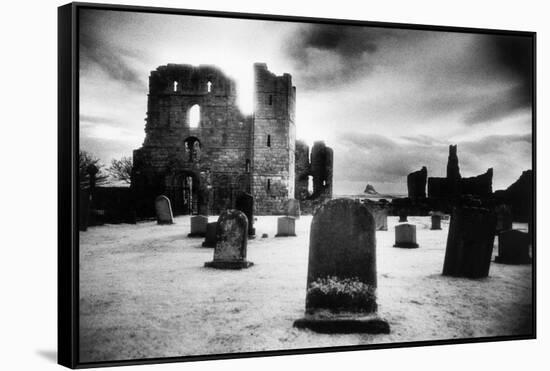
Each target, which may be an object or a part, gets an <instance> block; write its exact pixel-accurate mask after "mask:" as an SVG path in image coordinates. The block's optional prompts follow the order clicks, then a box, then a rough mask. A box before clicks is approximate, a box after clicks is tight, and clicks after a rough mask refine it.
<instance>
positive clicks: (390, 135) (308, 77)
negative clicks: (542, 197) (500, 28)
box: [80, 10, 532, 194]
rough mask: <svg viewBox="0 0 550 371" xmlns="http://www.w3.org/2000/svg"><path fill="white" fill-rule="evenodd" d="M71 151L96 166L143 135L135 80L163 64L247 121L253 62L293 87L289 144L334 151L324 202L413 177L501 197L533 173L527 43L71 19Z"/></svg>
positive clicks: (182, 21)
mask: <svg viewBox="0 0 550 371" xmlns="http://www.w3.org/2000/svg"><path fill="white" fill-rule="evenodd" d="M81 12H82V13H81V20H80V68H81V69H80V129H81V135H80V140H81V142H80V147H81V149H83V150H87V151H90V152H92V153H94V154H95V155H96V156H98V157H100V158H101V160H102V162H103V163H105V164H108V163H109V162H110V161H111V159H112V158H120V157H122V156H131V154H132V150H134V149H137V148H139V147H140V146H141V144H142V142H143V139H144V136H145V133H144V125H145V121H144V119H145V114H146V110H147V82H148V76H149V73H150V71H151V70H154V69H156V68H157V67H158V66H160V65H165V64H167V63H187V64H194V65H198V64H214V65H217V66H218V67H220V68H221V69H222V70H223V71H224V72H225V73H226V74H227V75H229V76H230V77H232V78H234V79H235V80H236V82H237V91H238V94H239V98H238V101H239V105H240V107H241V110H242V111H243V112H244V113H252V93H253V86H252V83H253V75H252V72H253V71H252V65H253V64H254V63H255V62H264V63H267V65H268V68H269V69H270V70H271V71H272V72H274V73H276V74H278V75H281V74H283V73H290V74H291V75H292V78H293V83H294V85H295V86H296V90H297V93H296V100H297V103H296V131H297V137H298V138H300V139H303V140H305V141H306V142H308V143H309V144H310V145H311V144H312V143H313V141H314V140H324V141H325V142H326V144H327V145H328V146H331V147H332V148H333V149H334V192H335V193H336V194H352V193H361V192H362V191H363V190H364V188H365V186H366V184H367V183H370V184H372V185H373V186H374V187H375V188H376V190H378V191H379V192H381V193H385V192H396V193H406V189H407V186H406V176H407V174H408V173H409V172H411V171H414V170H418V169H419V168H420V167H422V166H426V167H427V168H428V176H445V168H446V163H447V155H448V145H449V144H458V156H459V164H460V170H461V173H462V176H466V177H468V176H474V175H478V174H480V173H483V172H485V171H486V170H487V168H489V167H492V168H493V169H494V181H493V188H494V189H495V190H496V189H502V188H506V187H507V186H508V185H509V184H511V183H512V182H514V181H515V180H516V179H517V178H518V177H519V175H520V174H521V172H522V171H523V170H526V169H530V168H531V146H532V136H531V120H532V116H531V104H532V98H531V88H532V85H531V80H532V70H531V62H532V50H531V44H530V39H528V38H522V37H519V36H494V35H480V34H465V33H450V32H435V31H414V30H403V29H384V28H372V27H358V26H345V27H343V26H332V25H321V24H307V23H290V22H274V21H251V20H238V19H224V18H210V17H196V16H193V17H191V16H180V15H160V14H146V13H141V14H140V13H133V12H113V11H97V10H81Z"/></svg>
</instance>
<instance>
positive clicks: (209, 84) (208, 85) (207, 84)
mask: <svg viewBox="0 0 550 371" xmlns="http://www.w3.org/2000/svg"><path fill="white" fill-rule="evenodd" d="M206 89H207V90H208V92H209V93H210V92H212V81H208V82H207V83H206Z"/></svg>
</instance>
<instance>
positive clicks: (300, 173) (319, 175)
mask: <svg viewBox="0 0 550 371" xmlns="http://www.w3.org/2000/svg"><path fill="white" fill-rule="evenodd" d="M333 157H334V154H333V150H332V148H330V147H327V146H326V144H325V143H324V142H323V141H316V142H315V143H314V144H313V148H312V149H311V160H310V152H309V146H308V145H307V144H306V143H304V142H302V141H297V142H296V157H295V158H296V161H295V163H296V185H295V193H294V197H295V198H296V199H297V200H301V201H304V200H308V199H330V198H332V173H333V161H334V160H333ZM310 176H311V179H312V186H313V189H312V192H309V190H308V181H309V177H310Z"/></svg>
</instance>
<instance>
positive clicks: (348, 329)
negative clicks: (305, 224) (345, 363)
mask: <svg viewBox="0 0 550 371" xmlns="http://www.w3.org/2000/svg"><path fill="white" fill-rule="evenodd" d="M374 226H375V222H374V218H373V217H372V215H371V213H370V212H369V210H368V209H367V208H366V207H365V206H364V205H362V204H361V203H359V202H355V201H353V200H350V199H336V200H332V201H328V202H327V203H325V204H323V205H322V206H320V207H319V208H318V209H317V211H316V212H315V215H314V216H313V220H312V222H311V229H310V240H309V262H308V274H307V292H306V310H305V316H304V317H303V318H301V319H298V320H296V321H295V322H294V326H295V327H297V328H308V329H310V330H313V331H317V332H321V333H375V334H378V333H389V332H390V327H389V324H388V323H387V322H386V321H384V320H383V319H381V318H380V317H378V316H377V313H376V312H377V308H378V305H377V303H376V286H377V281H376V239H375V233H376V232H375V230H374Z"/></svg>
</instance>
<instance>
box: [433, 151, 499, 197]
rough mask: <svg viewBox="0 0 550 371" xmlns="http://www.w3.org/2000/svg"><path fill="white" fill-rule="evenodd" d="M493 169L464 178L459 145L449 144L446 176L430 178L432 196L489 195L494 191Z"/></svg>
mask: <svg viewBox="0 0 550 371" xmlns="http://www.w3.org/2000/svg"><path fill="white" fill-rule="evenodd" d="M492 184H493V169H492V168H491V169H488V170H487V172H486V173H485V174H481V175H478V176H474V177H470V178H462V176H461V175H460V169H459V166H458V155H457V146H456V145H454V146H453V145H451V146H449V159H448V162H447V177H446V178H434V177H431V178H428V196H429V197H430V198H457V197H459V196H460V195H472V196H479V197H487V196H490V195H491V194H492V193H493V187H492Z"/></svg>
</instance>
